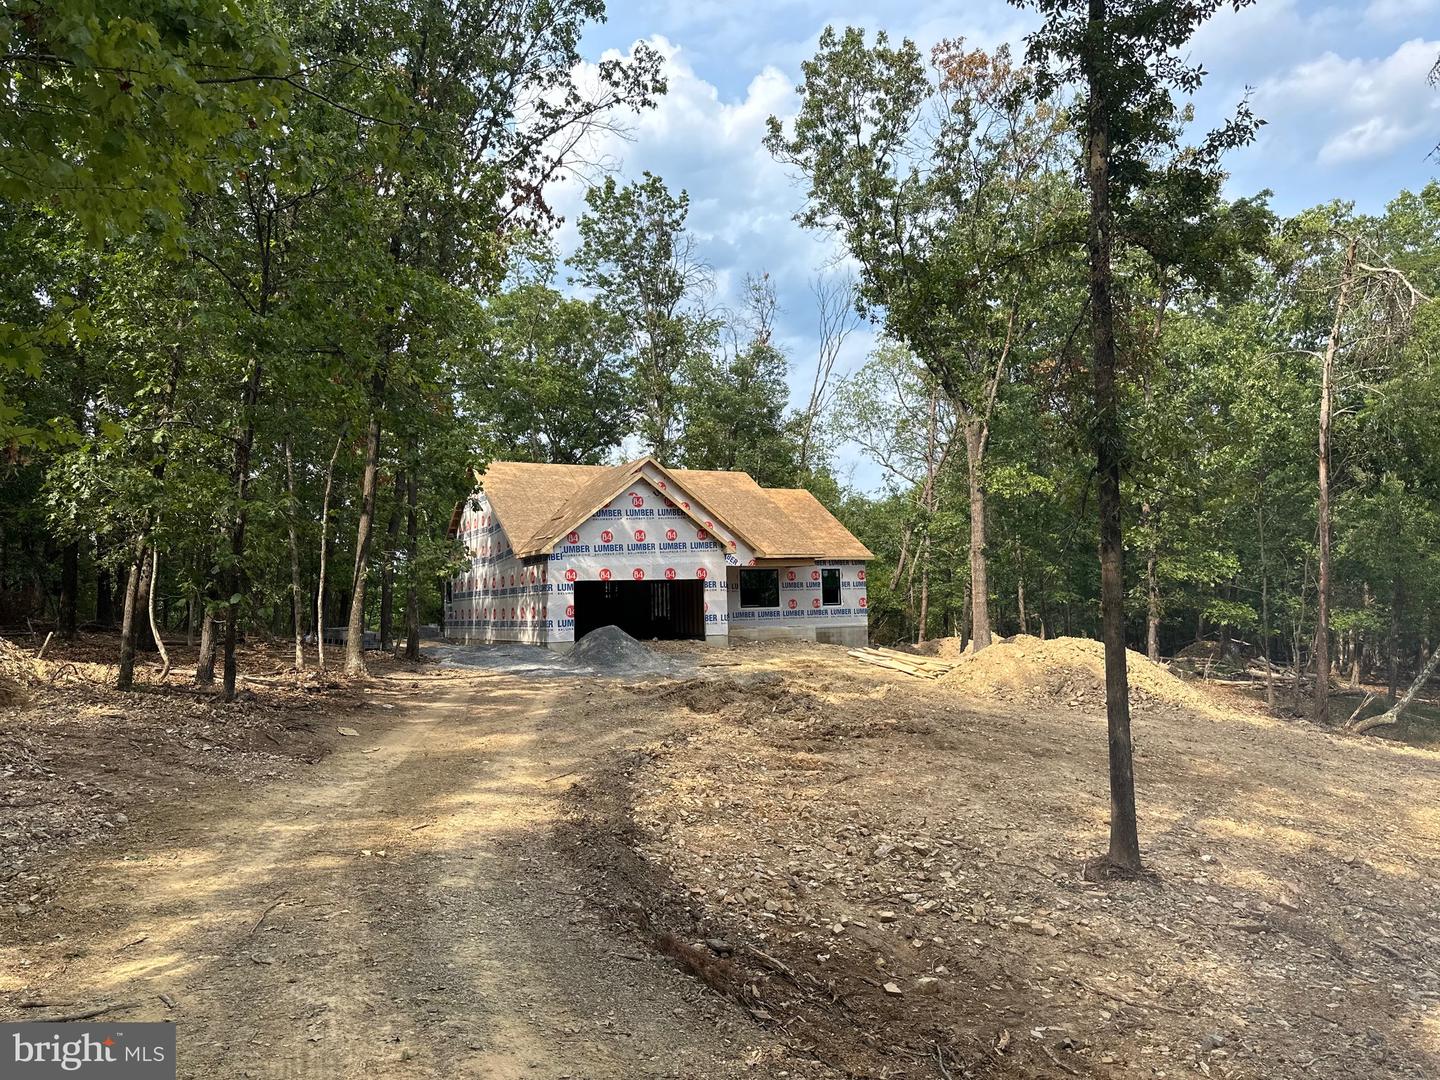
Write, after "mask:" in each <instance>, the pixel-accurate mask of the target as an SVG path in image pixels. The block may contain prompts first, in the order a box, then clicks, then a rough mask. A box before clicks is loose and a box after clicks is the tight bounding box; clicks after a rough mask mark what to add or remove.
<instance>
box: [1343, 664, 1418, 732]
mask: <svg viewBox="0 0 1440 1080" xmlns="http://www.w3.org/2000/svg"><path fill="white" fill-rule="evenodd" d="M1437 667H1440V648H1436V649H1433V650H1432V651H1431V653H1430V659H1429V660H1427V661H1426V662H1425V664H1424V665H1423V666H1422V667H1421V668H1420V674H1418V675H1416V676H1415V681H1414V682H1412V683H1411V684H1410V688H1409V689H1408V690H1406V691H1405V696H1404V697H1402V698H1401V699H1400V700H1399V701H1397V702H1396V703H1395V704H1394V705H1392V706H1391V707H1390V708H1389V709H1387V710H1386V711H1385V712H1383V713H1381V714H1380V715H1379V716H1372V717H1370V718H1369V719H1367V720H1361V721H1359V722H1358V723H1356V724H1353V725H1351V727H1350V730H1351V731H1353V732H1355V733H1356V734H1357V735H1361V734H1364V733H1365V732H1367V731H1369V730H1370V729H1371V728H1377V727H1387V726H1389V725H1391V724H1396V723H1399V721H1400V717H1402V716H1404V715H1405V710H1406V709H1408V708H1410V706H1411V704H1412V703H1413V702H1414V701H1415V699H1416V698H1417V697H1418V696H1419V695H1420V691H1421V690H1423V689H1425V684H1426V683H1428V682H1429V681H1430V676H1432V675H1434V674H1435V669H1436V668H1437Z"/></svg>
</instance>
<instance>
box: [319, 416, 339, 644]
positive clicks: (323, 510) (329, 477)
mask: <svg viewBox="0 0 1440 1080" xmlns="http://www.w3.org/2000/svg"><path fill="white" fill-rule="evenodd" d="M344 442H345V428H344V427H341V429H340V434H339V435H338V436H336V438H335V452H334V453H332V454H331V455H330V464H329V465H328V466H327V467H326V469H325V495H324V498H322V499H321V501H320V573H319V578H318V580H317V582H316V584H315V666H316V668H317V669H319V670H320V671H324V670H325V562H326V554H327V552H328V547H327V544H328V542H329V541H328V536H327V534H328V532H329V530H330V491H331V488H332V487H333V485H334V483H335V462H336V461H337V460H338V459H339V457H340V447H341V445H342V444H343V443H344Z"/></svg>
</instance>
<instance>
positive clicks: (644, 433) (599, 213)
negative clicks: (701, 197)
mask: <svg viewBox="0 0 1440 1080" xmlns="http://www.w3.org/2000/svg"><path fill="white" fill-rule="evenodd" d="M585 203H586V206H587V207H588V210H587V211H586V213H585V215H584V216H583V217H581V218H580V223H579V230H580V247H579V250H577V251H576V253H575V255H574V257H573V258H572V259H571V260H570V261H571V265H572V266H573V267H574V269H575V271H576V278H575V280H576V281H577V282H578V283H579V284H580V285H581V286H583V287H584V288H586V289H589V290H591V291H592V292H593V293H594V296H595V302H596V303H597V304H598V305H599V306H600V308H601V309H602V310H603V311H605V312H607V313H609V314H610V315H612V316H613V317H614V318H615V319H616V320H617V321H618V322H619V324H620V325H621V326H623V327H624V331H625V336H626V347H625V357H626V360H627V362H628V364H629V367H630V373H631V387H632V391H633V393H634V395H635V399H636V429H637V432H638V434H639V437H640V441H641V443H642V445H643V446H644V447H645V448H646V449H647V450H649V451H651V452H652V453H654V454H655V456H656V457H657V458H659V459H660V460H661V461H662V462H671V459H672V457H673V456H674V451H673V447H674V440H675V435H676V425H677V423H678V421H679V417H680V410H681V402H680V398H679V395H678V394H677V393H676V391H675V387H676V385H677V383H678V382H679V381H680V379H681V377H682V372H683V371H684V370H685V368H686V366H687V365H689V364H692V363H693V362H694V361H695V360H696V358H697V357H700V356H703V355H704V354H705V353H706V352H707V350H708V349H709V348H710V347H711V345H712V343H713V341H714V339H715V336H716V334H717V332H718V329H719V327H718V323H717V321H716V319H715V318H714V316H713V315H712V314H711V313H710V312H709V311H707V310H706V307H705V302H706V300H707V299H708V297H709V295H710V292H711V289H712V283H711V277H710V269H709V267H707V266H706V265H705V264H704V263H703V262H702V261H700V259H699V257H698V256H697V254H696V247H695V240H694V237H692V236H691V235H690V234H689V233H687V232H686V231H685V218H686V215H687V214H688V213H689V210H690V197H689V196H688V195H687V194H686V193H685V192H683V191H682V192H681V193H680V194H679V195H678V196H676V195H672V194H670V191H669V190H668V189H667V188H666V187H665V182H664V181H663V180H662V179H660V177H658V176H653V175H651V174H650V173H646V174H645V175H644V177H643V179H642V180H641V181H640V182H638V183H634V184H625V185H620V184H617V183H616V182H615V178H614V177H613V176H607V177H606V178H605V182H604V183H603V184H601V185H599V186H597V187H594V188H591V189H590V191H589V192H588V193H587V194H586V196H585Z"/></svg>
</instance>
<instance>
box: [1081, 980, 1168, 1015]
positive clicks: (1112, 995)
mask: <svg viewBox="0 0 1440 1080" xmlns="http://www.w3.org/2000/svg"><path fill="white" fill-rule="evenodd" d="M1075 985H1076V986H1081V987H1084V988H1085V989H1086V990H1089V991H1090V992H1091V993H1092V994H1099V995H1100V996H1101V997H1107V998H1109V999H1110V1000H1112V1001H1118V1002H1120V1004H1122V1005H1132V1006H1134V1007H1135V1008H1137V1009H1159V1010H1160V1011H1161V1012H1168V1013H1175V1014H1176V1015H1177V1016H1187V1015H1189V1014H1188V1013H1187V1012H1186V1011H1185V1010H1184V1009H1176V1008H1174V1007H1172V1006H1170V1005H1161V1004H1160V1003H1159V1002H1157V1001H1136V1000H1135V999H1134V998H1131V997H1126V996H1125V995H1124V994H1122V993H1120V992H1119V991H1118V990H1107V989H1105V987H1103V986H1096V985H1094V984H1093V983H1088V982H1086V981H1085V980H1084V979H1076V980H1075Z"/></svg>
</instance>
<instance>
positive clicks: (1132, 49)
mask: <svg viewBox="0 0 1440 1080" xmlns="http://www.w3.org/2000/svg"><path fill="white" fill-rule="evenodd" d="M1244 2H1245V0H1235V6H1237V7H1238V6H1242V5H1243V3H1244ZM1024 6H1032V5H1030V4H1028V3H1027V4H1025V5H1024ZM1033 6H1034V7H1035V9H1036V10H1037V11H1038V12H1039V13H1040V15H1041V17H1042V19H1043V23H1042V25H1041V28H1040V29H1039V30H1037V31H1036V32H1035V33H1034V34H1032V35H1031V36H1030V38H1029V42H1028V49H1027V58H1028V59H1029V61H1030V62H1031V63H1032V64H1033V65H1034V67H1035V68H1036V69H1037V71H1038V73H1039V74H1038V78H1037V80H1036V85H1037V87H1038V89H1039V91H1040V93H1041V94H1044V95H1048V94H1050V93H1053V92H1055V91H1056V90H1058V89H1059V88H1061V87H1062V86H1076V87H1078V92H1079V97H1078V100H1077V102H1076V104H1075V113H1076V115H1077V116H1078V117H1079V118H1080V120H1081V140H1082V152H1081V156H1080V161H1081V164H1082V168H1083V173H1084V176H1085V186H1086V188H1087V190H1088V193H1089V197H1090V208H1089V214H1088V219H1087V233H1086V245H1085V246H1086V253H1087V256H1088V259H1089V264H1090V282H1089V285H1090V287H1089V308H1090V331H1091V361H1092V362H1091V373H1092V376H1093V384H1094V396H1093V413H1092V416H1091V419H1090V423H1089V429H1090V433H1091V438H1092V441H1093V444H1094V447H1095V454H1096V474H1097V476H1098V480H1099V500H1098V501H1099V512H1100V578H1101V596H1100V603H1101V616H1102V621H1103V636H1104V641H1105V688H1106V712H1107V715H1108V723H1109V739H1110V845H1109V851H1108V853H1107V855H1106V857H1105V859H1104V860H1103V862H1102V863H1097V864H1096V868H1097V869H1100V870H1113V871H1117V872H1120V873H1127V874H1133V873H1136V872H1138V871H1139V870H1140V865H1141V864H1140V840H1139V833H1138V830H1137V827H1136V818H1135V778H1134V763H1133V751H1132V747H1131V739H1130V693H1129V680H1128V677H1127V674H1126V670H1125V648H1126V646H1125V545H1124V535H1123V517H1122V513H1121V482H1120V478H1121V470H1122V468H1123V465H1124V461H1125V455H1126V450H1125V431H1124V424H1123V421H1122V418H1121V386H1120V381H1119V377H1118V374H1119V356H1118V350H1117V346H1116V314H1115V282H1114V273H1113V260H1114V251H1115V233H1116V222H1117V218H1119V219H1124V218H1125V217H1126V216H1127V212H1128V210H1129V208H1130V207H1131V206H1132V205H1134V204H1135V203H1136V201H1137V196H1138V195H1139V193H1141V192H1144V191H1146V190H1147V189H1151V188H1154V187H1155V186H1156V185H1157V184H1158V183H1159V181H1160V180H1161V178H1163V177H1164V175H1165V166H1163V165H1162V166H1160V167H1157V165H1156V160H1157V158H1160V159H1161V160H1162V161H1163V158H1164V155H1165V154H1166V153H1167V152H1170V153H1172V154H1173V153H1175V152H1176V151H1177V148H1178V145H1179V140H1180V133H1181V129H1180V126H1179V124H1177V122H1176V121H1177V115H1178V110H1177V106H1176V104H1175V101H1174V96H1173V95H1174V94H1175V93H1177V92H1178V93H1190V92H1192V91H1193V90H1194V89H1195V88H1196V87H1197V86H1198V85H1199V83H1200V80H1201V78H1202V75H1203V69H1201V68H1200V67H1199V66H1197V65H1193V64H1192V63H1190V62H1189V61H1188V60H1186V59H1184V58H1183V57H1182V56H1181V55H1180V50H1182V49H1183V48H1184V47H1185V46H1186V44H1187V43H1188V42H1189V40H1190V38H1191V37H1192V36H1193V35H1194V33H1195V31H1196V30H1197V29H1198V28H1199V27H1200V26H1201V25H1202V24H1203V23H1204V22H1205V21H1206V20H1207V19H1208V18H1209V17H1210V15H1211V14H1213V13H1214V12H1215V11H1216V10H1217V9H1218V8H1219V7H1220V6H1221V5H1220V0H1201V2H1200V3H1189V2H1180V0H1035V3H1034V4H1033ZM1253 133H1254V122H1253V119H1252V118H1251V117H1250V115H1249V113H1248V110H1246V109H1244V108H1243V107H1242V109H1241V111H1240V113H1239V115H1238V116H1237V117H1236V118H1235V120H1233V121H1232V122H1230V123H1228V124H1226V125H1225V126H1224V127H1223V128H1221V129H1220V130H1218V131H1216V132H1214V133H1212V134H1211V135H1210V136H1209V137H1208V138H1207V139H1206V140H1205V142H1204V144H1203V145H1202V146H1201V147H1200V148H1199V149H1198V150H1195V151H1188V152H1185V153H1183V154H1182V155H1181V157H1183V159H1184V161H1185V162H1186V168H1187V171H1190V172H1195V173H1201V174H1203V173H1204V172H1206V171H1213V169H1214V168H1215V167H1216V163H1217V162H1218V158H1219V156H1220V154H1221V153H1222V152H1223V151H1224V150H1225V149H1227V148H1229V147H1231V146H1235V145H1238V144H1241V143H1244V142H1247V141H1249V139H1250V138H1251V137H1252V136H1253Z"/></svg>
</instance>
